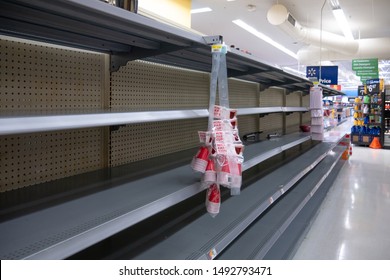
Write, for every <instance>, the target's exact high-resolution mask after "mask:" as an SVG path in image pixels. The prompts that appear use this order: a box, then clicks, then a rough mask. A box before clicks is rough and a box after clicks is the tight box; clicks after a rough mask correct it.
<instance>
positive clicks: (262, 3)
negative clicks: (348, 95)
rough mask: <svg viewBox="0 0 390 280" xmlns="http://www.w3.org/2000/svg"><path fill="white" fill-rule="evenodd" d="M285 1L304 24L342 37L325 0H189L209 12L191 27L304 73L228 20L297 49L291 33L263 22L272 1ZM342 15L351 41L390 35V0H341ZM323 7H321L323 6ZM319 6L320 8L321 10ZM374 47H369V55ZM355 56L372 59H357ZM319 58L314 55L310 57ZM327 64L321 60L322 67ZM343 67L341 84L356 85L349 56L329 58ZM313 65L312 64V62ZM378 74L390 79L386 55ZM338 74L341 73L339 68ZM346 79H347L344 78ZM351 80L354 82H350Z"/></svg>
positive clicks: (197, 16)
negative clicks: (347, 57) (348, 27)
mask: <svg viewBox="0 0 390 280" xmlns="http://www.w3.org/2000/svg"><path fill="white" fill-rule="evenodd" d="M277 3H278V4H282V5H284V6H285V7H286V8H287V9H288V11H289V12H290V13H291V15H293V17H294V18H295V19H296V20H297V21H298V22H299V23H300V24H301V25H302V26H304V27H308V28H315V29H318V30H321V18H322V30H323V31H328V32H331V33H334V34H338V35H342V32H341V28H340V27H339V26H338V24H337V22H336V20H335V18H334V16H333V14H332V9H331V6H330V4H329V3H328V1H326V0H325V5H324V0H279V1H277V0H235V1H234V0H233V1H232V0H230V1H229V0H213V1H210V0H192V8H193V9H195V8H203V7H209V8H211V9H212V11H211V12H206V13H199V14H192V29H195V30H197V31H199V32H202V33H204V34H207V35H223V36H224V40H225V43H226V44H228V45H234V46H235V47H238V48H240V49H241V50H245V51H248V52H250V53H251V54H252V55H253V56H256V57H257V58H259V59H261V60H263V61H265V62H268V63H270V64H272V65H278V66H280V67H289V68H292V69H294V70H299V71H301V72H305V67H306V65H302V64H301V63H300V62H298V60H297V59H295V58H293V57H291V56H289V55H287V54H285V53H283V52H282V51H280V50H278V49H276V48H275V47H273V46H272V45H270V44H268V43H266V42H264V41H262V40H260V39H258V38H257V37H255V36H253V35H252V34H250V33H249V32H247V31H245V30H243V29H242V28H240V27H239V26H237V25H236V24H234V23H233V22H232V21H233V20H237V19H240V20H242V21H244V22H245V23H247V24H248V25H250V26H252V27H254V28H255V29H256V30H257V31H260V32H262V33H264V34H265V35H267V36H269V37H271V38H272V39H273V40H274V41H275V42H277V43H279V44H281V45H283V46H284V47H286V48H288V49H289V50H291V51H293V52H294V53H297V52H298V51H299V50H300V49H302V48H304V47H307V46H308V45H307V44H304V43H302V42H297V40H296V39H294V38H293V37H292V36H291V35H289V34H287V33H285V32H284V31H282V30H281V29H280V28H279V27H278V26H274V25H271V24H270V23H269V22H268V20H267V12H268V10H269V9H270V8H271V7H272V6H273V5H274V4H277ZM339 4H340V6H341V8H342V9H343V10H344V13H345V14H346V17H347V20H348V22H349V24H350V27H351V31H352V33H353V36H354V39H355V40H359V39H367V38H388V39H389V38H390V15H389V13H390V1H389V0H339ZM323 5H324V6H323ZM322 7H323V9H322ZM378 47H382V48H383V47H385V48H386V47H387V48H388V50H389V53H390V45H389V46H375V45H373V46H372V48H373V55H374V54H375V49H376V48H378ZM356 58H375V56H373V57H356ZM315 60H316V61H319V58H318V59H317V58H313V61H315ZM327 63H329V62H325V63H324V64H323V65H326V64H327ZM332 63H333V64H334V65H338V66H339V70H341V71H343V73H342V76H341V77H340V73H339V80H340V81H341V82H339V83H340V84H343V85H344V86H354V85H355V84H357V83H359V80H358V78H357V77H356V76H354V72H353V71H352V70H351V68H352V67H351V64H352V63H351V60H350V59H349V60H338V61H335V60H334V61H332ZM312 64H315V63H314V62H313V63H312ZM380 65H381V67H382V69H380V76H381V77H383V78H385V80H386V83H387V84H388V83H389V82H390V54H389V56H386V57H382V58H381V59H380ZM339 72H340V71H339ZM348 79H349V80H350V82H348V81H346V80H348ZM351 82H352V83H351Z"/></svg>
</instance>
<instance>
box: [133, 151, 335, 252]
mask: <svg viewBox="0 0 390 280" xmlns="http://www.w3.org/2000/svg"><path fill="white" fill-rule="evenodd" d="M334 147H335V144H334V143H321V144H319V145H317V146H315V147H314V148H312V149H310V150H309V151H308V152H306V153H304V154H302V155H300V156H299V157H297V158H296V159H294V160H292V161H291V162H289V163H287V164H285V165H283V167H281V168H278V169H277V170H276V171H274V172H272V173H270V174H268V175H267V176H265V177H263V178H262V179H260V180H259V181H257V182H255V183H253V184H252V185H250V186H248V187H247V188H245V190H244V191H243V192H242V193H241V195H239V196H236V197H232V198H230V199H229V200H227V201H226V202H224V203H223V204H222V208H221V209H222V211H221V213H220V214H219V215H218V219H213V218H212V217H210V215H208V214H205V215H203V216H201V217H200V218H198V219H197V220H195V221H194V222H192V223H191V224H189V225H187V226H185V227H184V228H183V229H181V230H180V231H178V232H176V233H175V234H173V235H172V236H170V237H169V238H167V239H165V240H164V241H162V242H160V243H158V244H157V245H156V246H154V247H152V248H150V249H149V250H146V251H145V252H142V253H141V254H140V255H138V256H137V257H136V259H214V258H216V257H217V256H218V255H219V254H220V253H221V252H223V251H224V250H225V249H226V247H227V246H229V244H231V243H232V242H233V241H234V240H235V239H236V238H237V237H238V236H239V235H240V234H241V233H242V232H243V231H244V230H245V229H246V228H247V227H249V225H251V224H252V223H253V222H254V221H255V220H256V219H257V218H258V217H259V216H260V215H261V214H262V213H264V212H265V211H266V210H267V209H268V208H269V207H270V206H271V205H273V204H274V203H276V202H277V200H278V199H280V198H281V197H282V196H283V194H284V193H286V192H288V191H289V190H290V188H292V187H293V185H295V184H296V183H297V182H298V181H299V180H300V179H302V178H303V177H304V176H305V175H306V174H308V173H309V172H310V171H311V170H313V169H314V168H315V167H316V166H317V164H319V163H320V162H321V161H322V160H323V159H324V158H325V157H326V156H327V154H328V153H329V151H330V150H332V149H333V148H334ZM200 231H201V234H200Z"/></svg>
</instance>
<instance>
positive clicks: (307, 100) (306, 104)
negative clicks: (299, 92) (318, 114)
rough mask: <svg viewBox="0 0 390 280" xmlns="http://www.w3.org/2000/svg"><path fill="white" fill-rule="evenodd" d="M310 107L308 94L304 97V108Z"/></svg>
mask: <svg viewBox="0 0 390 280" xmlns="http://www.w3.org/2000/svg"><path fill="white" fill-rule="evenodd" d="M309 106H310V95H309V94H306V95H304V96H302V107H309Z"/></svg>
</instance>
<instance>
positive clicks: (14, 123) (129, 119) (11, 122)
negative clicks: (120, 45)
mask: <svg viewBox="0 0 390 280" xmlns="http://www.w3.org/2000/svg"><path fill="white" fill-rule="evenodd" d="M287 108H292V109H287ZM304 109H305V108H303V107H265V108H239V109H238V115H250V114H264V113H276V112H290V111H291V110H294V111H296V112H299V111H304ZM306 110H307V109H306ZM208 115H209V113H208V110H207V109H192V110H165V111H145V112H115V111H113V112H110V111H108V110H106V111H104V110H101V111H97V112H96V111H95V112H90V113H88V112H86V111H82V112H77V111H76V110H73V111H69V112H57V113H56V112H46V113H39V112H29V113H26V112H13V113H12V114H11V113H3V114H1V115H0V135H11V134H19V133H33V132H44V131H55V130H64V129H79V128H88V127H99V126H112V125H125V124H136V123H147V122H160V121H173V120H186V119H196V118H206V117H208Z"/></svg>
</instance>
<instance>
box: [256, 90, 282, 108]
mask: <svg viewBox="0 0 390 280" xmlns="http://www.w3.org/2000/svg"><path fill="white" fill-rule="evenodd" d="M284 96H285V93H284V89H281V88H272V87H271V88H268V89H266V90H265V91H262V92H260V106H261V107H275V106H276V107H283V106H285V105H284V102H285V101H284Z"/></svg>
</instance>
